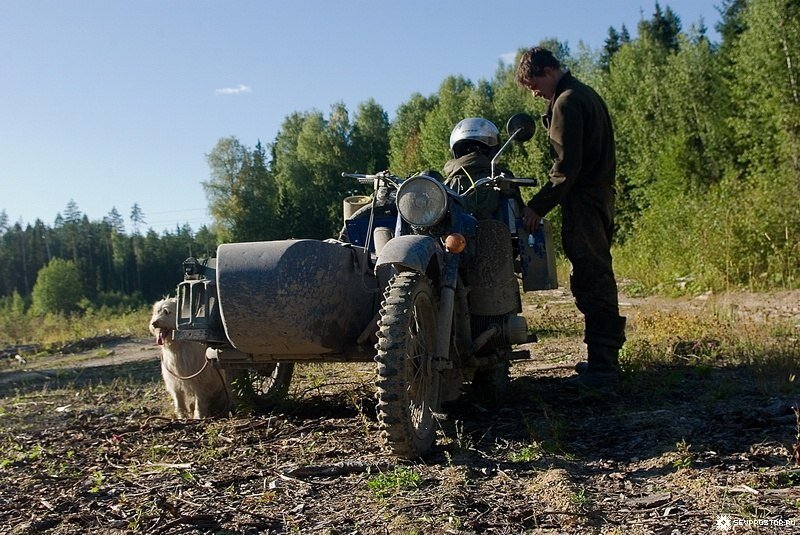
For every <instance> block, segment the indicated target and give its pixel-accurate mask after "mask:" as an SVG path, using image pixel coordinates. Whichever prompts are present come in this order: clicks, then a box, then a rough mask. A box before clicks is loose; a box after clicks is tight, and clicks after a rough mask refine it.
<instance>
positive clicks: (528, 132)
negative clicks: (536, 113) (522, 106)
mask: <svg viewBox="0 0 800 535" xmlns="http://www.w3.org/2000/svg"><path fill="white" fill-rule="evenodd" d="M506 132H507V133H508V135H509V137H511V136H513V139H514V141H520V142H522V141H528V140H529V139H530V138H532V137H533V134H534V132H536V121H534V120H533V117H531V116H530V115H528V114H527V113H517V114H515V115H513V116H512V117H511V118H510V119H509V120H508V122H507V123H506Z"/></svg>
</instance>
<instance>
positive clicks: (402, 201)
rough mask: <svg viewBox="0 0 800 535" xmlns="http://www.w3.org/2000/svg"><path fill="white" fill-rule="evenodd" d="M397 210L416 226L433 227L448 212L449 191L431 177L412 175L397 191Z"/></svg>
mask: <svg viewBox="0 0 800 535" xmlns="http://www.w3.org/2000/svg"><path fill="white" fill-rule="evenodd" d="M397 211H398V212H400V216H401V217H402V218H403V219H405V220H406V221H408V222H409V223H411V224H412V225H413V226H415V227H432V226H433V225H435V224H436V223H438V222H439V221H441V220H442V218H443V217H444V215H445V214H446V213H447V191H446V190H445V189H444V186H443V185H442V184H441V183H440V182H438V181H437V180H434V179H432V178H430V177H427V176H425V175H419V176H415V177H411V178H409V179H408V180H406V181H405V182H403V184H402V185H401V186H400V189H399V190H398V191H397Z"/></svg>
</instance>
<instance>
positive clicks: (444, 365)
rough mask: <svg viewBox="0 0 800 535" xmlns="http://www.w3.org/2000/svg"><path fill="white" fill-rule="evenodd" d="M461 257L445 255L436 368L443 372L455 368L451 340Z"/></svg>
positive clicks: (438, 322)
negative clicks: (451, 356)
mask: <svg viewBox="0 0 800 535" xmlns="http://www.w3.org/2000/svg"><path fill="white" fill-rule="evenodd" d="M459 260H460V255H459V254H456V253H451V252H445V254H444V269H443V270H442V279H441V285H440V287H441V289H440V291H439V316H438V318H437V325H436V327H437V328H436V355H435V356H434V357H435V358H434V361H433V363H434V367H435V368H436V371H443V370H447V369H450V368H452V367H453V363H452V361H451V360H450V357H449V356H450V338H451V333H452V328H453V311H454V308H455V296H456V287H457V284H458V265H459Z"/></svg>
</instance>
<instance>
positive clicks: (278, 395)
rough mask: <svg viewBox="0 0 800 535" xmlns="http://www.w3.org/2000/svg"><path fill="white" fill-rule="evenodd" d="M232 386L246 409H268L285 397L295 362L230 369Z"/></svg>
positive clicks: (229, 374)
mask: <svg viewBox="0 0 800 535" xmlns="http://www.w3.org/2000/svg"><path fill="white" fill-rule="evenodd" d="M227 373H228V377H229V379H230V381H231V388H232V389H233V393H234V395H235V396H236V398H237V400H238V402H239V404H240V405H242V406H243V407H244V408H245V409H256V410H268V409H269V408H270V407H271V406H272V405H274V404H275V402H276V401H280V400H281V399H283V398H285V397H286V395H287V394H288V393H289V385H290V384H291V382H292V375H293V374H294V363H293V362H280V363H276V364H268V365H266V366H263V367H260V368H256V369H249V370H228V372H227Z"/></svg>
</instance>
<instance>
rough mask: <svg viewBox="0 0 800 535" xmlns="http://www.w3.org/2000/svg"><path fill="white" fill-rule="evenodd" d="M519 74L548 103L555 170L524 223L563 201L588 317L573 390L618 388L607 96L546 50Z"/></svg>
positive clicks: (567, 245) (621, 326)
mask: <svg viewBox="0 0 800 535" xmlns="http://www.w3.org/2000/svg"><path fill="white" fill-rule="evenodd" d="M516 79H517V83H519V84H520V85H521V86H523V87H525V88H527V89H529V90H530V91H531V93H532V94H533V96H535V97H539V98H543V99H545V100H547V101H549V105H548V108H547V113H546V115H544V116H543V117H542V119H543V122H544V124H545V127H546V128H547V133H548V137H549V139H550V155H551V156H552V157H553V159H554V162H553V167H552V168H551V170H550V176H549V181H548V182H547V184H545V185H544V186H543V187H542V188H541V190H539V192H538V193H537V194H536V195H535V196H534V197H533V199H531V200H530V201H529V202H528V204H527V206H526V207H525V208H524V212H523V222H524V225H525V228H526V229H527V230H528V232H533V231H535V230H536V229H537V228H538V227H539V225H540V222H541V219H542V217H543V216H545V215H547V213H548V212H550V210H552V209H553V208H555V207H556V205H559V204H560V205H561V214H562V236H561V239H562V243H563V246H564V253H565V254H566V255H567V258H568V259H569V261H570V262H571V263H572V273H571V275H570V287H571V289H572V295H573V296H574V297H575V304H576V305H577V307H578V309H579V310H580V311H581V312H582V313H583V315H584V320H585V328H584V342H585V343H586V346H587V349H588V359H587V360H588V364H587V363H579V364H578V365H577V366H576V367H575V368H576V370H577V371H578V372H579V375H578V376H577V377H573V378H571V379H569V380H568V381H569V384H571V385H573V386H576V387H584V388H603V387H616V386H617V385H618V384H619V350H620V348H621V347H622V344H623V343H624V342H625V318H624V317H621V316H620V315H619V304H618V298H617V284H616V280H615V278H614V270H613V268H612V265H611V237H612V235H613V230H614V196H615V191H614V178H615V174H616V156H615V152H614V131H613V128H612V125H611V118H610V117H609V114H608V109H607V108H606V105H605V102H603V99H602V98H600V96H599V95H598V94H597V93H596V92H595V91H594V90H593V89H592V88H591V87H589V86H587V85H585V84H583V83H581V82H579V81H578V80H577V79H575V78H574V77H573V76H572V75H571V74H570V73H569V72H568V71H566V70H564V69H562V67H561V63H560V62H559V61H558V60H557V59H556V58H555V57H554V56H553V54H552V52H550V51H549V50H546V49H544V48H539V47H536V48H531V49H530V50H526V51H525V52H524V53H523V54H522V57H521V58H520V62H519V65H518V66H517V75H516Z"/></svg>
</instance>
